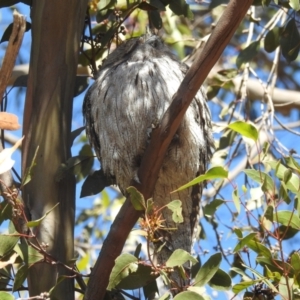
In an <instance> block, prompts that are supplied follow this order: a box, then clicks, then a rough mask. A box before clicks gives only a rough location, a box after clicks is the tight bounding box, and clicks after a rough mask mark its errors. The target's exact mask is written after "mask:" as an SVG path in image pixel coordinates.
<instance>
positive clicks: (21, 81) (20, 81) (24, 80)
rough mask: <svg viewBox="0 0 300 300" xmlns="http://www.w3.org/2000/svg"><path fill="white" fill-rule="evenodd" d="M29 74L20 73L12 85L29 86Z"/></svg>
mask: <svg viewBox="0 0 300 300" xmlns="http://www.w3.org/2000/svg"><path fill="white" fill-rule="evenodd" d="M27 81H28V75H20V76H18V77H17V78H16V80H15V82H14V84H13V86H12V87H27Z"/></svg>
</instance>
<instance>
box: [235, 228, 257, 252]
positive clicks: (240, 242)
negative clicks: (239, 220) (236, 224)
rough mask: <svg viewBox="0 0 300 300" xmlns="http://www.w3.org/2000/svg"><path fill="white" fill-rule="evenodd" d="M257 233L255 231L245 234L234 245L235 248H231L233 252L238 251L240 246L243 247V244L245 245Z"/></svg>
mask: <svg viewBox="0 0 300 300" xmlns="http://www.w3.org/2000/svg"><path fill="white" fill-rule="evenodd" d="M256 235H257V233H256V232H251V233H249V234H248V235H246V236H245V237H243V238H242V239H241V240H240V241H239V242H238V244H237V245H236V246H235V248H234V249H233V253H235V252H238V251H240V250H241V249H242V248H244V246H245V245H247V243H248V242H249V241H251V240H253V239H254V237H255V236H256Z"/></svg>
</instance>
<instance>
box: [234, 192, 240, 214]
mask: <svg viewBox="0 0 300 300" xmlns="http://www.w3.org/2000/svg"><path fill="white" fill-rule="evenodd" d="M232 199H233V203H234V205H235V208H236V211H237V213H238V214H239V213H240V212H241V203H240V197H239V192H238V190H237V189H235V190H234V191H233V192H232Z"/></svg>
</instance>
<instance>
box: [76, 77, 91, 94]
mask: <svg viewBox="0 0 300 300" xmlns="http://www.w3.org/2000/svg"><path fill="white" fill-rule="evenodd" d="M89 78H90V77H89V76H88V75H80V76H79V75H77V76H76V79H75V86H74V94H73V97H77V96H78V95H80V94H81V93H83V92H84V91H85V90H86V89H87V88H88V86H89Z"/></svg>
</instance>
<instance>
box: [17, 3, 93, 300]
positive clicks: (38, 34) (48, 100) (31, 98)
mask: <svg viewBox="0 0 300 300" xmlns="http://www.w3.org/2000/svg"><path fill="white" fill-rule="evenodd" d="M87 2H88V1H87V0H84V1H76V0H66V1H60V0H52V1H47V0H37V1H33V8H32V14H31V16H32V48H31V56H30V69H29V78H28V88H27V95H26V105H25V115H24V126H23V130H24V131H23V133H24V135H25V141H24V148H23V157H22V159H23V161H22V167H23V174H24V171H25V169H26V168H27V167H28V166H29V165H30V164H31V162H32V159H33V156H34V153H35V151H36V149H37V147H38V146H39V152H38V155H37V160H36V167H35V170H34V171H35V172H34V176H33V178H32V180H31V182H30V183H29V184H28V185H27V186H25V188H24V190H23V197H24V201H25V203H26V204H27V205H28V208H29V211H30V214H31V219H32V220H35V219H38V218H40V217H41V216H43V215H44V214H45V213H46V212H47V211H49V210H50V209H51V208H52V207H53V206H54V205H55V204H57V203H59V206H58V208H56V209H54V210H53V211H52V212H51V213H50V214H49V215H48V216H47V218H46V219H45V220H44V221H43V222H42V224H41V226H39V227H38V228H37V229H36V230H35V234H36V236H37V239H38V240H39V242H40V243H44V244H45V245H47V248H46V250H47V252H48V253H49V254H50V255H52V256H53V258H54V259H55V260H57V261H59V262H62V263H64V264H67V263H68V261H69V260H70V259H71V258H73V230H74V208H75V207H74V206H75V203H74V201H75V180H74V178H73V176H69V177H68V178H65V179H64V180H63V181H61V182H57V181H56V180H55V174H56V171H57V169H58V167H59V166H60V164H61V163H62V162H65V161H66V160H67V159H68V158H69V157H70V155H71V152H70V146H71V145H70V143H71V137H70V133H71V118H72V101H73V91H74V82H75V75H76V69H77V61H78V52H79V42H80V37H81V33H82V29H83V22H84V17H85V12H86V7H87ZM32 240H33V239H32ZM64 274H65V275H66V274H68V273H67V272H66V270H65V268H64V267H62V266H61V265H50V264H49V263H39V264H36V265H34V266H32V267H31V268H30V269H29V277H28V284H29V292H30V295H31V296H36V295H39V294H40V293H41V292H47V291H49V290H50V289H51V288H52V287H53V286H54V285H55V284H56V280H57V278H58V276H60V275H64ZM51 298H52V299H61V300H65V299H70V300H71V299H72V300H73V299H74V283H73V280H72V279H68V280H64V281H63V282H62V283H60V284H59V285H58V286H57V288H56V289H55V292H54V293H53V295H52V297H51Z"/></svg>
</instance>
